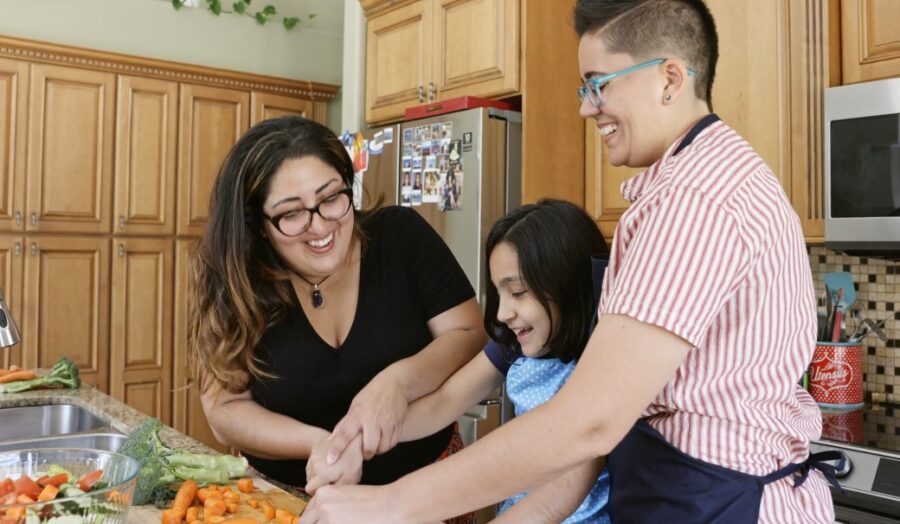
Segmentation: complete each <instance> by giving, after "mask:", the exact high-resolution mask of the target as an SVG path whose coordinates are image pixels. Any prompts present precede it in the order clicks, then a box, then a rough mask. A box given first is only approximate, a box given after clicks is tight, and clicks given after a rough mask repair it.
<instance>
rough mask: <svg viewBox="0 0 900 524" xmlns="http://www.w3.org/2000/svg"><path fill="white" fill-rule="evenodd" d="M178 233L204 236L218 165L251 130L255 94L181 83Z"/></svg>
mask: <svg viewBox="0 0 900 524" xmlns="http://www.w3.org/2000/svg"><path fill="white" fill-rule="evenodd" d="M179 115H180V116H179V119H178V121H179V132H178V135H179V144H180V145H181V149H180V150H179V152H178V226H177V228H176V231H177V234H178V235H200V234H202V233H203V230H204V228H205V227H206V221H207V220H208V219H209V195H210V193H211V192H212V187H213V183H214V182H215V180H216V176H218V174H219V167H220V166H221V164H222V162H223V161H224V160H225V157H226V156H227V155H228V152H229V151H230V150H231V146H233V145H234V144H235V143H236V142H237V141H238V139H239V138H240V137H241V135H243V134H244V132H245V131H247V129H249V127H250V125H249V118H250V94H249V93H247V92H245V91H237V90H234V89H224V88H220V87H209V86H199V85H192V84H182V86H181V105H180V107H179Z"/></svg>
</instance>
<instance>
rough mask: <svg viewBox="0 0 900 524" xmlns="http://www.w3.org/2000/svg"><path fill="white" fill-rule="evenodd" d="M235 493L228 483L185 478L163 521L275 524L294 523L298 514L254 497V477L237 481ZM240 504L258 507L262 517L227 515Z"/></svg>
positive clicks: (174, 523)
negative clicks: (217, 483) (267, 523)
mask: <svg viewBox="0 0 900 524" xmlns="http://www.w3.org/2000/svg"><path fill="white" fill-rule="evenodd" d="M236 487H237V491H240V492H241V493H244V495H241V493H238V492H237V491H234V490H232V489H231V486H227V485H226V486H218V485H216V484H210V485H208V486H206V487H202V488H201V487H199V486H198V484H197V483H196V482H195V481H193V480H186V481H184V482H183V483H182V484H181V487H179V488H178V493H176V494H175V500H174V501H173V502H172V507H171V508H168V509H165V510H163V512H162V524H185V523H186V524H220V523H226V524H260V523H261V522H269V521H273V520H274V522H275V523H276V524H297V522H298V521H299V520H300V516H299V515H297V514H296V513H293V512H291V511H288V510H286V509H282V508H276V507H275V506H273V505H272V504H271V503H270V502H269V501H268V500H267V499H265V498H261V497H254V496H252V493H253V491H254V486H253V479H250V478H243V479H240V480H238V481H237V485H236ZM241 505H247V506H249V507H250V508H253V509H255V510H259V513H260V516H261V518H256V517H236V516H230V517H229V515H233V514H234V513H237V512H238V511H239V510H240V509H241Z"/></svg>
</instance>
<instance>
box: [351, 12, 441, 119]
mask: <svg viewBox="0 0 900 524" xmlns="http://www.w3.org/2000/svg"><path fill="white" fill-rule="evenodd" d="M366 33H367V39H366V121H368V122H386V121H396V120H401V119H402V118H403V111H404V110H405V109H406V108H407V107H412V106H416V105H419V104H422V103H424V102H425V101H426V98H425V90H426V89H427V87H428V82H429V81H431V68H432V64H431V60H432V51H431V49H432V39H433V34H432V33H433V25H432V0H422V1H418V2H415V3H412V4H409V5H406V6H403V7H400V8H397V9H394V10H392V11H388V12H386V13H384V14H380V15H376V16H373V17H372V18H370V19H369V21H368V24H367V30H366Z"/></svg>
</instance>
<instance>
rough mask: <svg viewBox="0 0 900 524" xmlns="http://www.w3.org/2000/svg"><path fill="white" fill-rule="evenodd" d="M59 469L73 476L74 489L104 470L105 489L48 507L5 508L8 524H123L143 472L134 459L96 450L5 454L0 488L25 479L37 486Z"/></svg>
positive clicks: (0, 514)
mask: <svg viewBox="0 0 900 524" xmlns="http://www.w3.org/2000/svg"><path fill="white" fill-rule="evenodd" d="M54 464H55V465H57V466H60V467H62V468H64V469H66V470H68V471H69V472H70V473H71V474H72V476H73V477H74V478H72V479H71V480H70V483H72V484H75V482H76V481H77V480H78V479H79V478H80V477H81V476H82V475H85V474H86V473H90V472H92V471H95V470H98V469H100V470H103V476H102V477H101V479H100V481H102V482H105V483H106V484H105V487H103V488H100V489H94V490H91V491H88V492H87V493H84V494H83V495H77V496H69V497H63V493H62V492H60V494H59V496H58V497H57V498H55V499H53V500H49V501H46V502H34V503H30V504H17V503H11V504H6V505H0V521H2V522H3V524H6V523H7V522H10V523H12V522H14V523H17V524H18V523H25V522H27V523H28V524H32V523H44V522H48V523H49V522H51V520H52V519H56V520H53V522H60V523H66V524H88V523H90V524H101V523H102V524H117V523H123V524H124V522H125V518H126V516H127V514H128V509H129V508H130V507H131V499H132V496H133V495H134V487H135V484H136V483H137V476H138V472H139V471H140V465H139V464H138V462H137V461H136V460H134V459H133V458H131V457H127V456H125V455H120V454H119V453H113V452H111V451H100V450H94V449H51V448H47V449H34V450H17V451H4V452H0V482H3V480H4V479H6V478H7V477H8V478H10V479H11V480H12V481H15V480H17V479H19V478H20V477H21V476H22V475H28V476H29V477H31V479H32V480H37V479H38V478H39V477H41V476H42V475H44V474H45V473H46V472H47V470H48V468H49V467H50V466H51V465H54ZM22 508H24V515H22ZM9 510H12V511H9ZM10 515H11V516H12V517H10Z"/></svg>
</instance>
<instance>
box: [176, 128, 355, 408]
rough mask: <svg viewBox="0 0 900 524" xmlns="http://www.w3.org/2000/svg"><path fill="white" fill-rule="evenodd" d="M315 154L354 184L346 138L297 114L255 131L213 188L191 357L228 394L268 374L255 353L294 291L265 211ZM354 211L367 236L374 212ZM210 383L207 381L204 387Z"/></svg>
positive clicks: (198, 271) (198, 372)
mask: <svg viewBox="0 0 900 524" xmlns="http://www.w3.org/2000/svg"><path fill="white" fill-rule="evenodd" d="M308 156H312V157H315V158H318V159H319V160H321V161H322V162H324V163H326V164H328V165H329V166H331V167H332V168H334V170H335V171H337V172H338V174H339V175H340V177H341V180H342V181H343V183H344V184H345V185H346V186H347V187H352V184H353V162H352V161H351V160H350V156H349V155H348V154H347V151H346V150H345V149H344V146H343V144H341V142H340V140H339V139H338V137H337V136H335V134H334V133H333V132H332V131H331V130H330V129H328V128H327V127H325V126H323V125H322V124H319V123H317V122H313V121H312V120H307V119H305V118H301V117H297V116H285V117H281V118H274V119H271V120H265V121H263V122H260V123H259V124H257V125H255V126H253V127H252V128H251V129H250V130H249V131H247V132H246V133H245V134H244V136H242V137H241V139H240V140H239V141H238V142H237V144H235V145H234V147H233V148H232V149H231V151H230V152H229V153H228V156H227V157H226V158H225V161H224V163H223V164H222V167H221V169H220V170H219V174H218V177H217V178H216V182H215V184H214V186H213V189H212V195H211V197H210V206H209V210H210V211H209V224H208V225H207V228H206V231H205V232H204V234H203V236H202V237H201V238H200V240H199V242H198V244H197V250H196V252H195V253H194V254H193V256H192V257H191V263H190V268H189V275H188V277H189V283H188V287H189V291H190V292H189V297H190V300H191V305H190V308H189V311H190V320H189V333H188V359H189V363H190V366H191V369H192V370H193V372H194V376H205V377H206V378H208V379H211V380H215V381H216V382H218V383H219V384H220V385H221V386H222V387H223V388H225V389H226V390H228V391H232V392H241V391H244V390H246V388H247V386H248V383H249V382H248V381H249V379H250V377H251V376H268V374H267V373H265V372H263V370H261V369H260V368H259V367H258V366H257V365H256V361H255V359H254V357H253V350H254V348H255V347H256V345H257V344H258V343H259V340H260V338H261V337H262V334H263V332H264V331H265V329H266V328H267V327H269V326H270V325H271V324H272V323H273V322H274V321H275V320H277V318H278V317H279V315H280V314H281V313H283V311H284V310H285V309H286V308H287V307H288V305H289V304H290V303H291V293H292V292H293V291H292V290H291V287H290V282H289V275H290V270H289V269H288V267H287V266H286V265H285V264H284V263H283V262H282V260H281V259H280V258H279V256H278V255H277V253H276V252H275V250H274V249H273V248H272V246H271V244H270V243H269V241H268V240H267V239H266V238H265V237H264V236H263V233H262V231H263V222H262V221H263V215H262V206H263V202H265V199H266V197H267V196H268V193H269V189H270V187H271V183H272V179H273V178H274V176H275V174H276V173H277V172H278V170H279V169H280V168H281V166H282V164H284V162H285V161H287V160H291V159H297V158H303V157H308ZM353 213H354V230H355V231H354V232H355V234H356V235H357V236H358V237H360V238H362V235H361V231H362V229H361V227H362V223H363V221H364V219H365V217H366V216H367V213H362V212H360V211H357V210H356V209H354V210H353ZM209 385H210V382H209V380H206V381H204V383H203V384H201V387H202V388H203V389H205V388H206V387H208V386H209Z"/></svg>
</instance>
